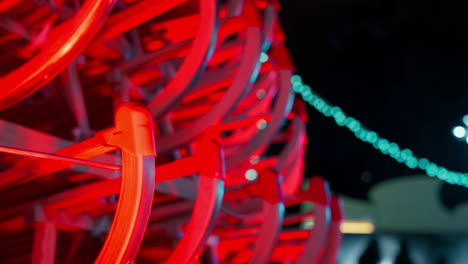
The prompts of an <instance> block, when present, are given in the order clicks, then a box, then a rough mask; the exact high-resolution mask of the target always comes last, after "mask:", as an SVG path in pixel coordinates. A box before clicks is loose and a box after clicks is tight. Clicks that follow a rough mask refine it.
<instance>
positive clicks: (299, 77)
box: [291, 74, 302, 84]
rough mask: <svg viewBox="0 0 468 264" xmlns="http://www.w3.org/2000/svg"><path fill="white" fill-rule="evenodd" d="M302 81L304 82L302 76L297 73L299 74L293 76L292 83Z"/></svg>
mask: <svg viewBox="0 0 468 264" xmlns="http://www.w3.org/2000/svg"><path fill="white" fill-rule="evenodd" d="M301 82H302V78H301V76H299V75H297V74H294V75H293V76H292V77H291V83H292V84H295V83H301Z"/></svg>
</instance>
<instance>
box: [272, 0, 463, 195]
mask: <svg viewBox="0 0 468 264" xmlns="http://www.w3.org/2000/svg"><path fill="white" fill-rule="evenodd" d="M467 12H468V4H467V3H466V1H459V0H457V1H455V0H449V1H423V0H396V1H395V0H393V1H392V0H386V1H383V0H347V1H345V0H314V1H309V0H288V1H283V2H282V11H281V13H280V19H281V23H282V26H283V28H284V31H285V33H286V38H287V42H286V44H287V46H288V47H289V49H290V52H291V54H292V57H293V60H294V63H295V65H296V72H297V73H298V74H299V75H300V76H302V78H303V82H304V83H305V84H308V85H310V86H311V87H312V88H313V89H314V90H315V91H316V92H318V93H319V94H321V95H322V96H323V97H324V98H325V99H327V100H328V101H329V102H331V103H332V104H334V105H338V106H340V107H341V108H342V109H343V111H344V112H345V113H347V114H349V115H351V116H353V117H355V118H356V119H358V120H360V121H361V122H362V123H363V125H364V126H366V127H367V128H369V129H372V130H374V131H376V132H377V133H378V134H379V135H381V136H382V137H384V138H387V139H388V140H390V141H392V142H396V143H398V144H399V145H400V147H402V148H405V147H406V148H410V149H411V150H413V153H414V154H415V155H416V156H417V157H425V158H428V159H429V160H431V161H432V162H435V163H437V164H438V165H442V166H445V167H446V168H448V169H450V170H456V171H468V164H467V162H466V161H467V158H468V145H467V144H466V143H465V142H463V141H458V140H456V139H455V138H454V137H453V136H452V132H451V131H452V128H453V127H454V126H456V125H463V122H462V117H463V116H464V115H465V114H468V109H467V108H468V75H467V70H468V60H467V59H468V50H467V49H468V35H467V34H468V27H467V26H468V15H467ZM308 134H309V146H308V152H307V157H306V159H307V167H306V173H307V175H313V174H320V175H322V176H324V177H325V178H327V179H328V180H329V181H330V186H331V189H332V190H333V191H335V192H337V193H340V194H345V195H348V196H351V197H354V198H360V199H367V192H368V190H369V188H370V187H372V186H373V185H375V184H376V183H379V182H382V181H385V180H386V179H390V178H395V177H404V176H406V175H411V174H419V173H423V171H421V170H411V169H408V168H407V167H406V166H405V165H403V164H399V163H397V162H396V161H394V160H393V159H392V158H390V157H387V156H384V155H382V154H380V152H379V151H377V150H375V149H374V148H373V147H372V146H371V145H370V144H368V143H363V142H361V141H360V140H358V139H357V138H355V137H354V135H353V134H352V133H351V132H350V131H348V130H347V129H346V128H343V127H338V126H337V125H335V122H334V120H333V119H332V118H327V117H323V116H322V115H321V114H320V113H319V112H317V111H315V110H314V109H312V107H310V108H309V124H308ZM441 193H443V194H444V196H445V197H444V198H443V199H444V200H446V202H447V201H448V203H449V204H450V203H453V202H455V203H456V202H462V201H464V200H468V191H467V189H465V188H463V187H455V186H451V185H449V184H446V185H445V186H444V188H442V190H441Z"/></svg>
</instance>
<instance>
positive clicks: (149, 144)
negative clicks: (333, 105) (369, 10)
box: [0, 0, 343, 264]
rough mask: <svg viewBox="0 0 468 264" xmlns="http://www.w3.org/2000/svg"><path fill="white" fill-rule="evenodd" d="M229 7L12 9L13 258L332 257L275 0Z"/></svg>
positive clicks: (5, 134)
mask: <svg viewBox="0 0 468 264" xmlns="http://www.w3.org/2000/svg"><path fill="white" fill-rule="evenodd" d="M117 2H118V3H117ZM220 2H221V1H216V0H177V1H172V0H171V1H170V0H157V1H153V0H120V1H113V0H104V1H101V0H96V1H91V0H88V1H85V2H84V4H83V6H81V7H80V6H79V3H80V1H72V0H50V1H27V0H7V1H3V2H1V3H0V13H1V15H2V19H3V20H2V21H1V22H0V23H2V24H1V26H2V28H3V29H4V30H3V31H2V32H0V47H1V48H2V50H3V51H4V53H3V54H2V55H3V56H2V58H1V61H2V63H1V64H2V67H1V68H0V76H1V77H0V85H1V87H0V109H1V111H0V131H2V133H0V152H1V153H2V154H1V155H0V166H1V167H2V169H1V171H0V197H2V198H0V238H1V241H5V242H0V248H1V249H2V250H1V251H0V259H1V262H2V263H7V264H9V263H11V264H13V263H30V262H32V263H38V264H51V263H109V264H123V263H133V262H136V263H166V264H169V263H170V264H193V263H199V264H221V263H228V264H229V263H232V264H237V263H239V264H241V263H252V264H263V263H269V262H271V261H277V262H281V263H297V264H302V263H311V261H315V262H314V263H319V262H320V263H322V264H327V263H334V261H335V259H336V255H337V252H338V249H339V245H340V242H341V233H340V224H341V222H342V221H343V214H342V209H341V205H340V202H339V199H338V198H337V197H336V196H332V198H331V200H330V195H329V190H328V188H327V185H326V182H325V181H324V180H323V179H321V178H318V177H312V178H311V179H310V180H309V187H308V188H306V189H305V190H301V185H302V183H303V182H305V177H304V174H303V170H304V155H305V146H306V143H307V139H306V133H305V122H306V121H307V115H306V111H305V106H304V104H303V102H302V101H300V100H299V99H295V98H294V96H293V92H292V89H291V83H290V78H291V75H292V72H293V71H294V66H293V63H292V60H291V58H290V56H289V53H288V50H287V49H286V47H285V45H284V41H285V39H284V34H283V33H282V31H281V27H280V25H279V23H278V18H277V16H278V10H279V8H280V6H279V2H278V1H264V0H232V1H226V3H220ZM111 9H112V10H111ZM265 56H268V60H267V61H264V59H265ZM260 59H262V62H261V61H260ZM56 77H58V78H56ZM113 117H114V118H113ZM3 119H5V120H3ZM7 120H8V121H7ZM155 146H157V149H156V147H155ZM156 150H157V152H158V155H157V157H156ZM304 203H312V204H314V209H313V210H308V211H298V212H294V213H290V212H288V213H286V211H285V208H286V207H290V206H293V205H298V204H304ZM330 214H331V217H329V215H330ZM310 219H314V223H315V224H314V226H313V228H312V229H310V230H302V229H298V228H297V225H298V224H301V223H304V222H306V221H309V220H310ZM295 226H296V228H294V227H295ZM6 241H8V243H6Z"/></svg>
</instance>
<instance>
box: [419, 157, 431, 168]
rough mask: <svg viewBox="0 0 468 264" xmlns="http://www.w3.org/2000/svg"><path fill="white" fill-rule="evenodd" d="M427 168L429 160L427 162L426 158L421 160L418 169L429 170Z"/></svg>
mask: <svg viewBox="0 0 468 264" xmlns="http://www.w3.org/2000/svg"><path fill="white" fill-rule="evenodd" d="M427 166H429V160H427V159H426V158H422V159H419V162H418V167H419V168H420V169H421V170H425V169H427Z"/></svg>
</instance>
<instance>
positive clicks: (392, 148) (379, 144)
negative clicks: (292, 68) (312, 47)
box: [291, 75, 468, 187]
mask: <svg viewBox="0 0 468 264" xmlns="http://www.w3.org/2000/svg"><path fill="white" fill-rule="evenodd" d="M291 83H292V88H293V90H294V91H295V92H296V93H298V94H300V95H301V97H302V99H304V101H306V102H307V103H309V104H310V105H311V106H313V107H314V108H315V109H316V110H317V111H318V112H320V113H321V114H323V115H324V116H326V117H331V118H333V120H335V123H336V124H337V125H338V126H341V127H346V128H347V129H348V130H349V131H351V132H353V133H354V136H355V137H356V138H358V139H360V140H361V141H363V142H367V143H369V144H371V145H372V146H373V147H374V148H375V149H377V150H379V151H380V152H381V153H382V154H384V155H388V156H390V157H391V158H393V159H394V160H396V161H397V162H399V163H403V164H405V165H406V166H407V167H408V168H410V169H421V170H423V171H424V172H425V173H426V174H427V175H428V176H430V177H436V178H438V179H440V180H442V181H445V182H448V183H451V184H456V185H461V186H465V187H468V174H466V173H461V172H455V171H450V170H448V169H446V168H444V167H442V166H439V165H437V164H435V163H433V162H431V161H429V160H428V159H426V158H417V157H415V156H414V155H413V152H412V151H411V150H410V149H407V148H401V147H400V146H399V145H398V144H397V143H395V142H390V141H388V140H387V139H385V138H382V137H381V136H379V135H378V134H377V133H376V132H374V131H372V130H369V129H367V128H365V127H363V126H362V124H361V122H360V121H359V120H357V119H355V118H353V117H351V116H348V115H347V114H346V113H344V112H343V111H342V110H341V108H340V107H338V106H333V105H331V104H329V103H328V102H326V101H325V100H324V99H322V98H321V97H320V96H319V95H318V94H317V93H315V92H314V91H313V90H312V88H311V87H310V86H308V85H304V84H303V83H302V78H301V77H300V76H299V75H293V76H292V77H291Z"/></svg>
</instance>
